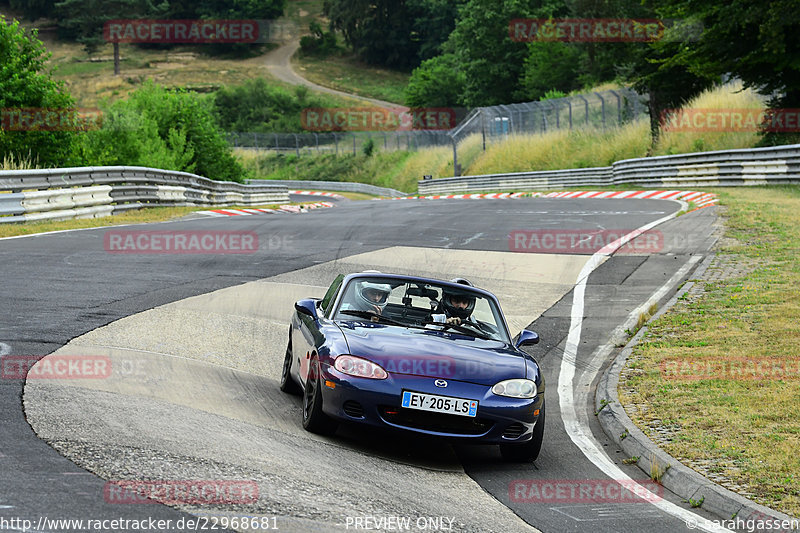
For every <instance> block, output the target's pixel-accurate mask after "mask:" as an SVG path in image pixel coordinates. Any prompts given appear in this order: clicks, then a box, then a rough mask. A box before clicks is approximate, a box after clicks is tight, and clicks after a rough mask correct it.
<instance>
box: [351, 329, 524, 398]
mask: <svg viewBox="0 0 800 533" xmlns="http://www.w3.org/2000/svg"><path fill="white" fill-rule="evenodd" d="M339 326H340V328H341V330H342V332H343V333H344V335H345V338H346V340H347V345H348V347H349V351H350V354H352V355H356V356H358V357H363V358H364V359H368V360H370V361H372V362H374V363H376V364H379V365H381V366H382V367H383V368H384V369H385V370H386V371H387V372H389V373H390V374H407V375H417V376H426V377H435V378H443V379H452V380H456V381H466V382H470V383H477V384H481V385H487V386H492V385H494V384H495V383H497V382H498V381H502V380H504V379H512V378H524V377H526V376H525V371H526V370H525V369H526V366H525V359H524V355H523V354H522V353H521V352H519V351H517V350H516V349H515V348H513V347H512V346H509V345H508V344H506V343H503V342H500V341H488V340H484V339H476V338H474V337H470V336H468V335H461V334H459V333H452V332H443V331H440V330H423V329H415V328H409V329H407V328H401V327H395V326H386V325H383V324H374V325H372V324H370V325H364V324H359V323H354V322H349V323H345V324H339Z"/></svg>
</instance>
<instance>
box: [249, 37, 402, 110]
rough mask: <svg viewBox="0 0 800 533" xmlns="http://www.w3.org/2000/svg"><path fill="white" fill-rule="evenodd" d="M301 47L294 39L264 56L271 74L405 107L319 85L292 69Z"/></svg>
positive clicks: (385, 104)
mask: <svg viewBox="0 0 800 533" xmlns="http://www.w3.org/2000/svg"><path fill="white" fill-rule="evenodd" d="M299 48H300V41H299V40H292V41H289V42H288V43H285V44H282V45H281V46H280V47H279V48H276V49H275V50H272V51H270V52H269V53H268V54H266V55H265V56H264V60H265V61H266V66H267V69H268V70H269V72H270V74H272V75H273V76H275V77H276V78H277V79H279V80H281V81H284V82H286V83H291V84H292V85H305V86H306V87H308V88H310V89H313V90H315V91H319V92H323V93H327V94H334V95H336V96H342V97H345V98H355V99H358V100H363V101H366V102H369V103H371V104H374V105H376V106H379V107H386V108H391V109H397V108H403V107H404V106H401V105H400V104H394V103H392V102H386V101H384V100H377V99H375V98H367V97H366V96H359V95H357V94H350V93H346V92H344V91H337V90H336V89H331V88H330V87H324V86H322V85H317V84H316V83H314V82H312V81H309V80H307V79H305V78H303V77H302V76H300V75H299V74H297V72H295V71H294V70H293V69H292V62H291V59H292V56H293V55H294V53H295V52H297V50H298V49H299Z"/></svg>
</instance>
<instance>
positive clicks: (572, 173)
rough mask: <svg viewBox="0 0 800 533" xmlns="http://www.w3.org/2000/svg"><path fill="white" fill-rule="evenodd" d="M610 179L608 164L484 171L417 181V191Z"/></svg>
mask: <svg viewBox="0 0 800 533" xmlns="http://www.w3.org/2000/svg"><path fill="white" fill-rule="evenodd" d="M611 178H612V174H611V167H598V168H581V169H574V170H544V171H539V172H515V173H510V174H486V175H482V176H464V177H460V178H440V179H435V180H422V181H419V182H417V183H418V189H419V194H424V195H429V194H445V193H447V194H450V193H453V194H456V193H463V192H480V191H500V190H516V191H521V190H531V189H560V188H564V187H593V186H596V187H605V186H608V185H609V183H610V181H611Z"/></svg>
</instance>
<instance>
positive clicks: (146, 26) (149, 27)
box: [103, 19, 260, 44]
mask: <svg viewBox="0 0 800 533" xmlns="http://www.w3.org/2000/svg"><path fill="white" fill-rule="evenodd" d="M259 37H260V35H259V23H258V21H256V20H149V19H130V20H110V21H108V22H106V23H105V25H104V26H103V39H105V41H106V42H109V43H137V44H145V43H165V44H217V43H218V44H226V43H227V44H230V43H256V42H259V40H260V39H259Z"/></svg>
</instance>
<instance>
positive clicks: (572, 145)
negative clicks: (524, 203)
mask: <svg viewBox="0 0 800 533" xmlns="http://www.w3.org/2000/svg"><path fill="white" fill-rule="evenodd" d="M648 127H649V126H648V123H647V121H645V120H638V121H636V122H633V123H630V124H627V125H625V126H622V127H621V128H613V129H609V130H606V131H602V130H598V129H590V130H572V131H570V130H553V131H549V132H547V133H542V134H533V135H512V136H510V137H509V138H508V140H506V141H505V142H500V143H496V144H491V145H489V146H487V148H486V152H484V153H482V154H480V155H479V156H478V157H476V158H475V162H474V163H473V164H472V165H470V167H469V168H468V173H469V174H491V173H495V172H525V171H529V170H557V169H565V168H586V167H603V166H608V165H610V164H611V163H613V162H614V161H617V160H620V159H628V158H632V157H642V156H644V155H645V154H646V153H647V148H648V145H649V134H648Z"/></svg>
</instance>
